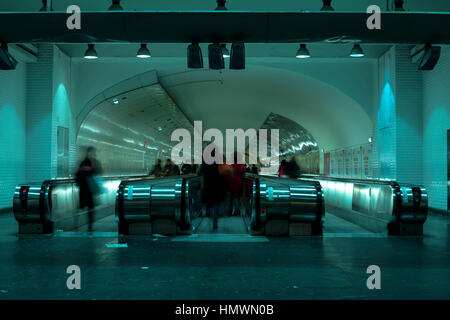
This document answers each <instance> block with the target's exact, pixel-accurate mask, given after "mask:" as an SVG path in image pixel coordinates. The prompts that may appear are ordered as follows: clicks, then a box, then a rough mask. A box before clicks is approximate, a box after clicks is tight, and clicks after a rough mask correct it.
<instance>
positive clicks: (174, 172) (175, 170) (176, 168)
mask: <svg viewBox="0 0 450 320" xmlns="http://www.w3.org/2000/svg"><path fill="white" fill-rule="evenodd" d="M172 175H180V167H179V166H178V165H177V164H176V163H175V162H173V161H172Z"/></svg>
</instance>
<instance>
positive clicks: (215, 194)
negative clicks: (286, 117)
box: [201, 150, 227, 230]
mask: <svg viewBox="0 0 450 320" xmlns="http://www.w3.org/2000/svg"><path fill="white" fill-rule="evenodd" d="M211 154H212V156H213V157H214V150H213V151H212V152H211ZM201 172H202V173H203V188H204V189H203V199H204V201H205V202H206V208H207V211H208V209H209V211H210V213H211V216H212V218H213V230H217V226H218V219H219V213H220V208H221V204H222V203H223V202H224V200H225V197H226V191H227V185H226V182H225V178H224V175H222V174H220V173H219V164H217V163H213V164H206V163H204V164H203V165H202V169H201Z"/></svg>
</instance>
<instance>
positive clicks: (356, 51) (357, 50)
mask: <svg viewBox="0 0 450 320" xmlns="http://www.w3.org/2000/svg"><path fill="white" fill-rule="evenodd" d="M220 48H221V50H222V56H223V57H224V58H225V59H226V58H229V57H230V52H229V51H228V49H227V45H226V44H225V43H222V44H221V45H220ZM151 56H152V55H151V54H150V50H148V48H147V44H146V43H143V44H141V47H140V48H139V50H138V52H137V53H136V57H137V58H141V59H145V58H150V57H151ZM295 57H296V58H299V59H305V58H310V57H311V54H310V53H309V50H308V48H307V47H306V44H300V47H299V48H298V50H297V53H296V55H295ZM350 57H354V58H361V57H364V51H363V49H362V48H361V46H360V45H359V44H355V45H354V46H353V48H352V51H351V52H350ZM84 58H85V59H98V54H97V51H96V50H95V46H94V44H88V48H87V50H86V52H85V53H84Z"/></svg>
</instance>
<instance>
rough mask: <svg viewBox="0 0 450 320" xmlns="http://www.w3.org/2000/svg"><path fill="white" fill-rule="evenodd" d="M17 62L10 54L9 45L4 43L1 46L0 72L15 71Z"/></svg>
mask: <svg viewBox="0 0 450 320" xmlns="http://www.w3.org/2000/svg"><path fill="white" fill-rule="evenodd" d="M16 65H17V60H16V59H14V57H13V56H12V55H11V54H10V53H9V52H8V45H7V44H6V43H2V44H1V46H0V70H14V69H15V68H16Z"/></svg>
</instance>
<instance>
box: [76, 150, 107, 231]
mask: <svg viewBox="0 0 450 320" xmlns="http://www.w3.org/2000/svg"><path fill="white" fill-rule="evenodd" d="M95 157H96V151H95V148H94V147H89V148H87V152H86V157H85V158H84V160H83V161H82V162H81V163H80V166H79V168H78V171H77V173H76V175H75V181H76V184H77V185H78V187H79V188H80V190H79V196H80V209H84V208H86V207H87V208H88V230H89V232H92V225H93V222H94V213H95V212H94V210H95V196H96V195H98V194H99V193H100V188H101V186H100V185H99V182H98V180H97V179H96V176H97V175H99V174H100V173H101V167H100V163H99V162H98V161H97V160H96V158H95Z"/></svg>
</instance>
